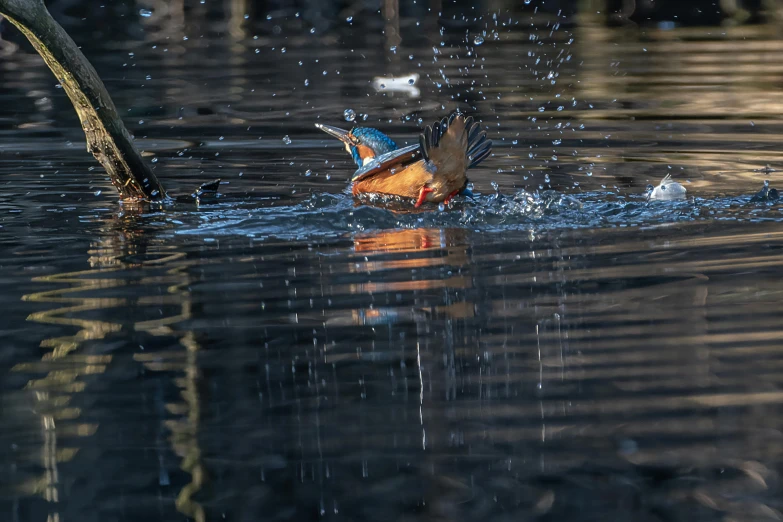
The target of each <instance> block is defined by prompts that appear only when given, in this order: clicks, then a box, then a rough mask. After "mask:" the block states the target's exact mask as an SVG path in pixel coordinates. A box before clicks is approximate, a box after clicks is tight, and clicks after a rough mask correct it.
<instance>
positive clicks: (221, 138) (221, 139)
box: [218, 136, 226, 141]
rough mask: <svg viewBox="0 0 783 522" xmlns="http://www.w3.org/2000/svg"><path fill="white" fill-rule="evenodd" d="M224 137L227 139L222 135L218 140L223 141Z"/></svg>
mask: <svg viewBox="0 0 783 522" xmlns="http://www.w3.org/2000/svg"><path fill="white" fill-rule="evenodd" d="M224 139H226V138H224V137H223V136H220V137H219V138H218V141H223V140H224Z"/></svg>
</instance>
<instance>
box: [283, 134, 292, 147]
mask: <svg viewBox="0 0 783 522" xmlns="http://www.w3.org/2000/svg"><path fill="white" fill-rule="evenodd" d="M283 143H285V144H286V145H291V138H289V137H288V134H286V135H285V136H283Z"/></svg>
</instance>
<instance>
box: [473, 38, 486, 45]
mask: <svg viewBox="0 0 783 522" xmlns="http://www.w3.org/2000/svg"><path fill="white" fill-rule="evenodd" d="M483 43H484V38H483V37H482V36H476V37H475V38H474V39H473V45H481V44H483Z"/></svg>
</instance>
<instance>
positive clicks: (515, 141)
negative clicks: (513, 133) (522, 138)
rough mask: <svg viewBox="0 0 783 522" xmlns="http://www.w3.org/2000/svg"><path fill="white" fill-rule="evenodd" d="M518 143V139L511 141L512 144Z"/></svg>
mask: <svg viewBox="0 0 783 522" xmlns="http://www.w3.org/2000/svg"><path fill="white" fill-rule="evenodd" d="M517 143H519V141H518V140H514V141H512V142H511V144H512V145H516V144H517Z"/></svg>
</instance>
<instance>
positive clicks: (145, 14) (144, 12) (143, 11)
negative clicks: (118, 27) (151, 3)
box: [139, 9, 152, 18]
mask: <svg viewBox="0 0 783 522" xmlns="http://www.w3.org/2000/svg"><path fill="white" fill-rule="evenodd" d="M139 16H143V17H144V18H149V17H150V16H152V11H150V10H149V9H140V10H139Z"/></svg>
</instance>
